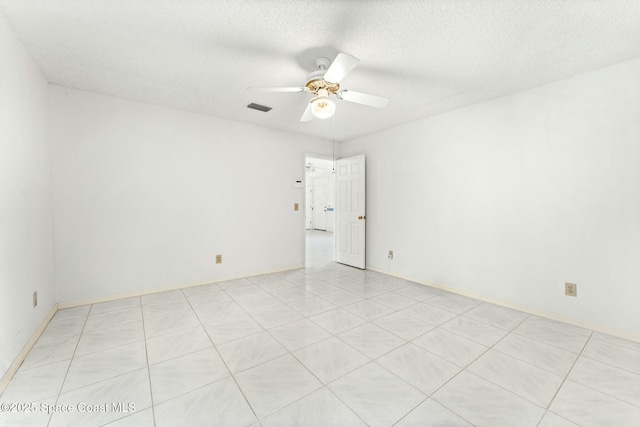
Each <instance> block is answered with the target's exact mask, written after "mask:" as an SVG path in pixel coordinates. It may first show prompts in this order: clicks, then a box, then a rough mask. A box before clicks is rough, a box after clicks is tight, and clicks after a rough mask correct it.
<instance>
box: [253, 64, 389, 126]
mask: <svg viewBox="0 0 640 427" xmlns="http://www.w3.org/2000/svg"><path fill="white" fill-rule="evenodd" d="M359 62H360V60H359V59H358V58H356V57H355V56H352V55H349V54H346V53H339V54H338V56H336V59H335V60H334V61H333V62H331V61H329V60H328V59H327V58H318V59H316V66H317V67H318V69H317V70H315V71H313V72H311V73H310V74H309V75H308V76H307V82H306V83H305V85H304V86H302V87H264V86H254V87H250V88H249V90H251V91H256V92H292V93H300V92H310V93H312V94H314V95H315V97H314V98H313V99H311V101H309V104H307V108H306V109H305V110H304V113H303V114H302V117H301V118H300V121H301V122H308V121H309V120H312V119H313V118H314V117H317V118H320V119H326V118H328V117H331V116H333V114H334V113H335V110H336V105H335V103H334V102H333V101H332V100H331V99H330V96H331V95H335V97H336V98H338V99H342V100H343V101H349V102H355V103H356V104H362V105H368V106H370V107H377V108H384V107H385V106H386V105H387V104H388V103H389V98H385V97H383V96H378V95H370V94H368V93H362V92H356V91H354V90H347V89H341V88H340V82H341V81H342V80H343V79H344V78H345V77H346V76H347V75H348V74H349V73H350V72H351V71H353V69H354V68H356V66H357V65H358V63H359Z"/></svg>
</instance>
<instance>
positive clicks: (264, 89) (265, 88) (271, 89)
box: [247, 86, 306, 93]
mask: <svg viewBox="0 0 640 427" xmlns="http://www.w3.org/2000/svg"><path fill="white" fill-rule="evenodd" d="M247 90H250V91H252V92H297V93H299V92H304V91H305V90H306V88H304V87H269V86H252V87H248V88H247Z"/></svg>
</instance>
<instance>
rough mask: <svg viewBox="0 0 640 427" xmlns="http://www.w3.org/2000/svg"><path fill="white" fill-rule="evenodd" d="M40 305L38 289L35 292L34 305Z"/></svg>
mask: <svg viewBox="0 0 640 427" xmlns="http://www.w3.org/2000/svg"><path fill="white" fill-rule="evenodd" d="M37 305H38V291H34V292H33V306H34V307H36V306H37Z"/></svg>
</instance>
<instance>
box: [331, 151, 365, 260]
mask: <svg viewBox="0 0 640 427" xmlns="http://www.w3.org/2000/svg"><path fill="white" fill-rule="evenodd" d="M336 190H337V199H338V200H337V202H338V203H337V205H336V217H337V227H336V261H338V262H339V263H342V264H347V265H350V266H352V267H357V268H365V222H366V216H365V214H366V212H365V157H364V155H360V156H355V157H348V158H346V159H340V160H338V161H337V162H336Z"/></svg>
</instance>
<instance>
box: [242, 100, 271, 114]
mask: <svg viewBox="0 0 640 427" xmlns="http://www.w3.org/2000/svg"><path fill="white" fill-rule="evenodd" d="M247 108H251V109H252V110H258V111H262V112H263V113H266V112H268V111H270V110H271V107H267V106H266V105H260V104H256V103H253V102H252V103H251V104H249V105H247Z"/></svg>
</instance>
